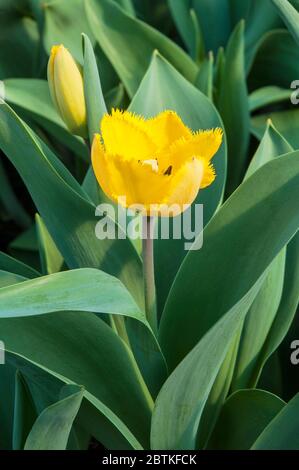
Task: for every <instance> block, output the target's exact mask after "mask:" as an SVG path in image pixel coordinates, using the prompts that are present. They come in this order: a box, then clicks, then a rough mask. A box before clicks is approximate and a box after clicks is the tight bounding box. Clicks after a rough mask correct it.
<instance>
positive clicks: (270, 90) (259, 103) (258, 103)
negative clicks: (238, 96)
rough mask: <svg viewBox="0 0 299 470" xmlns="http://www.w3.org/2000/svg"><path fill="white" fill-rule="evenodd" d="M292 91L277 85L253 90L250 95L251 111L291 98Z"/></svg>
mask: <svg viewBox="0 0 299 470" xmlns="http://www.w3.org/2000/svg"><path fill="white" fill-rule="evenodd" d="M290 97H291V91H290V90H286V89H284V88H280V87H276V86H266V87H263V88H259V89H258V90H255V91H253V92H252V93H251V94H250V95H249V108H250V111H251V112H253V111H257V110H258V109H260V108H263V107H265V106H268V105H270V104H276V103H280V102H283V101H288V100H290Z"/></svg>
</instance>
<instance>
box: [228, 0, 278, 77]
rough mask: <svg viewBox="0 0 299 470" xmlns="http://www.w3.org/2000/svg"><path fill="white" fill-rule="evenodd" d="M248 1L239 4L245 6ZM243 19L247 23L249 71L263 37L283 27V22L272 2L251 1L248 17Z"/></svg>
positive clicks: (247, 62) (246, 39)
mask: <svg viewBox="0 0 299 470" xmlns="http://www.w3.org/2000/svg"><path fill="white" fill-rule="evenodd" d="M233 1H239V0H233ZM246 1H247V0H245V1H244V0H242V1H241V2H239V3H244V4H245V3H246ZM244 6H245V5H244ZM242 18H245V22H246V32H245V44H246V68H247V70H249V69H250V67H251V64H252V61H253V60H254V58H255V54H256V51H257V50H258V48H259V45H260V41H261V40H262V38H263V36H264V35H265V34H266V33H267V32H268V31H271V30H272V29H275V28H279V27H281V20H280V18H279V15H278V14H277V12H276V10H275V8H274V6H273V5H272V3H271V0H263V1H262V2H261V1H260V0H249V8H248V10H247V15H246V16H243V15H242V16H240V18H239V19H240V20H241V19H242Z"/></svg>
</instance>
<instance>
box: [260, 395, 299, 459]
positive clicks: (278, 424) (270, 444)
mask: <svg viewBox="0 0 299 470" xmlns="http://www.w3.org/2000/svg"><path fill="white" fill-rule="evenodd" d="M298 410H299V394H297V395H296V396H295V397H294V398H293V399H292V400H291V401H290V402H289V403H288V404H287V405H286V406H285V407H284V408H283V409H282V410H281V411H280V413H278V414H277V415H276V416H275V418H274V419H273V420H272V421H271V422H270V423H269V424H268V426H267V427H266V428H265V429H264V431H263V432H262V433H261V434H260V436H259V437H258V439H257V440H256V441H255V443H254V444H253V446H252V447H251V449H253V450H298V449H299V434H298V426H299V413H298Z"/></svg>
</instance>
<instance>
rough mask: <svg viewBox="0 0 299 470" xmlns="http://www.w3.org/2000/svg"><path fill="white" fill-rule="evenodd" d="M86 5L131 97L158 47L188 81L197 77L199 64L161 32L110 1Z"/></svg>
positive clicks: (98, 35) (90, 0)
mask: <svg viewBox="0 0 299 470" xmlns="http://www.w3.org/2000/svg"><path fill="white" fill-rule="evenodd" d="M85 7H86V12H87V17H88V19H89V22H90V26H91V28H92V30H93V34H94V35H95V37H96V39H97V41H98V43H99V44H100V46H101V47H102V48H103V50H104V52H105V54H106V55H107V57H109V60H110V61H111V63H112V64H113V66H114V68H115V70H116V71H117V73H118V74H119V77H120V78H121V80H122V81H123V83H124V85H125V87H126V89H127V91H128V94H129V95H130V96H131V97H132V96H133V95H134V94H135V92H136V91H137V88H138V86H139V84H140V82H141V80H142V78H143V76H144V74H145V72H146V70H147V68H148V66H149V63H150V59H151V56H152V53H153V51H154V50H155V49H158V50H159V52H161V54H162V55H163V56H164V57H165V58H166V59H168V60H169V61H170V62H171V63H172V64H173V65H174V66H175V67H176V68H177V69H178V70H179V72H181V73H182V74H183V75H184V76H185V77H186V78H187V79H188V80H190V81H191V82H192V81H194V80H195V76H196V73H197V66H196V64H195V63H194V62H193V61H192V60H191V59H190V58H189V57H188V56H187V54H186V53H185V52H184V51H183V50H182V49H181V48H180V47H179V46H177V45H176V44H175V43H174V42H172V41H171V40H170V39H168V38H167V37H166V36H164V35H163V34H162V33H160V32H159V31H157V30H155V29H154V28H152V27H151V26H149V25H147V24H146V23H143V22H142V21H140V20H137V19H135V18H133V17H132V16H130V15H127V14H126V13H125V12H124V11H123V10H122V9H121V8H120V7H119V6H118V5H116V4H115V3H114V2H112V1H110V0H101V2H97V1H95V0H88V1H85ZM132 37H133V38H134V40H133V41H132ZM124 50H126V54H124V53H123V51H124Z"/></svg>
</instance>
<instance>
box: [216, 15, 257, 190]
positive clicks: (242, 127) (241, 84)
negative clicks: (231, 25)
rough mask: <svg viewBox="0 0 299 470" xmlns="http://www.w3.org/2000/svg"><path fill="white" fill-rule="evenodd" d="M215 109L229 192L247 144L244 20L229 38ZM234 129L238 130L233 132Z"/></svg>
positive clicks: (237, 177)
mask: <svg viewBox="0 0 299 470" xmlns="http://www.w3.org/2000/svg"><path fill="white" fill-rule="evenodd" d="M223 74H224V80H223V82H222V85H221V89H220V95H219V100H218V109H219V111H220V114H221V117H222V119H223V121H224V127H225V130H226V134H227V140H228V186H227V193H228V194H230V193H231V192H232V191H233V190H234V189H235V188H236V187H237V186H238V185H239V183H240V182H241V179H242V178H243V176H244V174H245V166H246V160H247V151H248V143H249V125H250V121H249V106H248V96H247V86H246V78H245V65H244V21H241V22H240V24H239V25H238V26H237V27H236V29H235V30H234V32H233V33H232V36H231V38H230V40H229V43H228V46H227V49H226V54H225V64H224V70H223ZM236 129H238V132H236Z"/></svg>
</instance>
